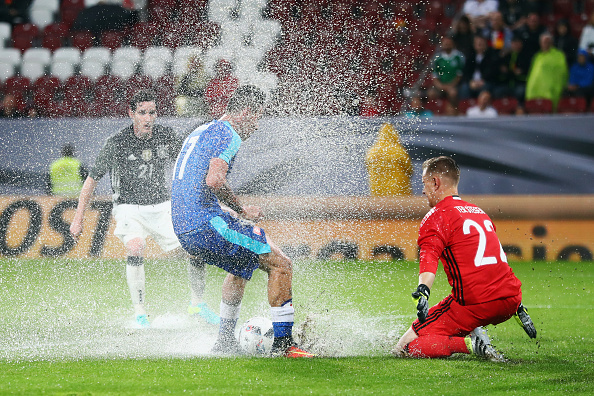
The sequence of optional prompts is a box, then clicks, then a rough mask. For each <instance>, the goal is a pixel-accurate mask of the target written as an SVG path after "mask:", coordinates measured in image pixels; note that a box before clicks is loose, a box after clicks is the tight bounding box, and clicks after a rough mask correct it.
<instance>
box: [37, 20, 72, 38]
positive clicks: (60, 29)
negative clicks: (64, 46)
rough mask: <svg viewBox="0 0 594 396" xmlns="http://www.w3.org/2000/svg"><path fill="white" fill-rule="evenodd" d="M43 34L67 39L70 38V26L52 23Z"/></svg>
mask: <svg viewBox="0 0 594 396" xmlns="http://www.w3.org/2000/svg"><path fill="white" fill-rule="evenodd" d="M43 34H44V35H46V34H49V35H52V36H58V37H60V38H63V39H65V38H66V37H67V36H68V26H66V25H64V24H63V23H61V22H56V23H51V24H49V25H47V26H46V27H45V29H43Z"/></svg>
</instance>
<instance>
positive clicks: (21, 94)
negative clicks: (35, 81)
mask: <svg viewBox="0 0 594 396" xmlns="http://www.w3.org/2000/svg"><path fill="white" fill-rule="evenodd" d="M30 90H31V81H30V80H29V79H28V78H27V77H22V76H12V77H8V78H7V79H6V81H5V82H4V91H5V92H6V93H11V94H13V95H14V96H15V97H17V98H25V97H27V96H28V95H29V91H30Z"/></svg>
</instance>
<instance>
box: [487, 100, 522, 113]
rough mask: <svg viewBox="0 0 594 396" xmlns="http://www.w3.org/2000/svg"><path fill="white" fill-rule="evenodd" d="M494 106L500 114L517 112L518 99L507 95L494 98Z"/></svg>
mask: <svg viewBox="0 0 594 396" xmlns="http://www.w3.org/2000/svg"><path fill="white" fill-rule="evenodd" d="M493 107H494V108H495V110H497V113H499V115H510V114H515V113H516V110H517V109H518V100H517V99H516V98H514V97H505V98H499V99H495V100H493Z"/></svg>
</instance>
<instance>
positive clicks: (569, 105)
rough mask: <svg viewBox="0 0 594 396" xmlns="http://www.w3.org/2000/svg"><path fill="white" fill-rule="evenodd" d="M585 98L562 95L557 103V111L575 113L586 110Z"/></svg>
mask: <svg viewBox="0 0 594 396" xmlns="http://www.w3.org/2000/svg"><path fill="white" fill-rule="evenodd" d="M586 107H587V104H586V99H585V98H583V97H563V98H561V99H560V100H559V104H558V105H557V113H562V114H575V113H584V112H585V111H586Z"/></svg>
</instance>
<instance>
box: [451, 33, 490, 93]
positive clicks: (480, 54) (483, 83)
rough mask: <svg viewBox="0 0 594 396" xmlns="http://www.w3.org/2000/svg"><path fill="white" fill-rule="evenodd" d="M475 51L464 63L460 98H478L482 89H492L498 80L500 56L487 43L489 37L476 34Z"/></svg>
mask: <svg viewBox="0 0 594 396" xmlns="http://www.w3.org/2000/svg"><path fill="white" fill-rule="evenodd" d="M473 50H474V51H473V53H472V55H471V56H470V58H469V59H467V60H466V64H465V65H464V74H463V76H462V82H461V83H460V92H459V96H460V99H468V98H476V97H477V96H478V95H479V93H480V92H481V91H484V90H487V91H490V90H491V89H493V87H494V85H495V84H496V82H497V72H498V64H499V56H498V55H497V53H496V52H495V50H493V49H492V48H489V46H488V45H487V39H486V38H484V37H482V36H480V35H475V36H474V47H473Z"/></svg>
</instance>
